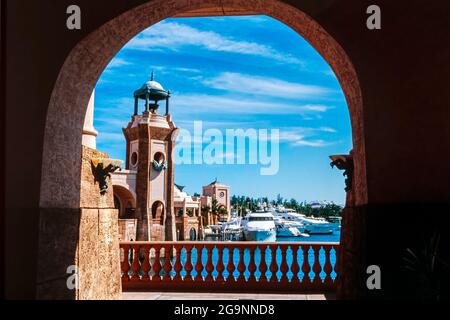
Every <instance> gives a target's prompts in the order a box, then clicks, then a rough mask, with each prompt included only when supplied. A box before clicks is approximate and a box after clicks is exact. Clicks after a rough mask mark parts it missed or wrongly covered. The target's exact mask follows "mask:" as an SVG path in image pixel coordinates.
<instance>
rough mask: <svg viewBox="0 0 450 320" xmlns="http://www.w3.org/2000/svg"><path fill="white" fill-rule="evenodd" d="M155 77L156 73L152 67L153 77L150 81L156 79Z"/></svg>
mask: <svg viewBox="0 0 450 320" xmlns="http://www.w3.org/2000/svg"><path fill="white" fill-rule="evenodd" d="M154 79H155V73H154V70H153V69H152V77H151V79H150V81H154Z"/></svg>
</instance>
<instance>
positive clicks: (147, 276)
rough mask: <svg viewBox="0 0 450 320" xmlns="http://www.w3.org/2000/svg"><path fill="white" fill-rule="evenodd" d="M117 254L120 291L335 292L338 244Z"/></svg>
mask: <svg viewBox="0 0 450 320" xmlns="http://www.w3.org/2000/svg"><path fill="white" fill-rule="evenodd" d="M120 250H121V270H122V286H123V290H124V291H134V290H136V291H139V290H148V291H156V290H157V291H165V290H167V291H170V290H180V291H186V292H187V291H207V292H208V291H214V292H252V293H258V292H321V293H323V292H332V291H335V290H336V279H337V270H335V266H336V258H337V257H338V256H339V255H338V252H337V251H338V250H339V243H319V242H271V243H268V242H188V241H185V242H184V241H183V242H123V243H121V244H120ZM199 252H201V258H200V259H198V256H199V254H198V253H199ZM167 255H169V257H170V258H169V259H166V256H167ZM272 257H275V259H273V258H272ZM230 258H231V259H230ZM305 275H306V276H305Z"/></svg>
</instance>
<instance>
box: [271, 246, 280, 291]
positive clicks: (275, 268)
mask: <svg viewBox="0 0 450 320" xmlns="http://www.w3.org/2000/svg"><path fill="white" fill-rule="evenodd" d="M269 248H270V252H271V256H272V261H270V272H271V273H272V275H271V276H270V282H272V283H275V282H278V277H277V272H278V264H277V249H278V246H277V245H274V244H272V245H270V246H269Z"/></svg>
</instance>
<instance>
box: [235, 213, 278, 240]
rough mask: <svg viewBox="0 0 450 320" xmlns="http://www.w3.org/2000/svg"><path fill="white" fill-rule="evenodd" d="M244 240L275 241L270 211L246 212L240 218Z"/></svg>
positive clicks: (274, 229) (275, 236) (272, 218)
mask: <svg viewBox="0 0 450 320" xmlns="http://www.w3.org/2000/svg"><path fill="white" fill-rule="evenodd" d="M241 225H242V228H243V232H244V239H245V240H246V241H265V242H275V241H276V239H277V233H276V228H275V222H274V217H273V215H272V213H271V212H266V211H262V210H261V211H256V212H252V213H249V214H247V215H246V216H245V217H244V218H242V220H241Z"/></svg>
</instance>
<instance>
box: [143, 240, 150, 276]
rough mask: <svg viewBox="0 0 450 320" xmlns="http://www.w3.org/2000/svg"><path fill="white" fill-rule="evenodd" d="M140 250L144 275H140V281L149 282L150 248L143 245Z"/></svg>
mask: <svg viewBox="0 0 450 320" xmlns="http://www.w3.org/2000/svg"><path fill="white" fill-rule="evenodd" d="M142 249H143V250H142V251H143V252H144V261H143V262H142V272H143V273H144V274H143V275H142V280H144V281H150V275H149V272H150V269H151V265H150V247H149V246H148V245H144V247H143V248H142Z"/></svg>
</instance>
